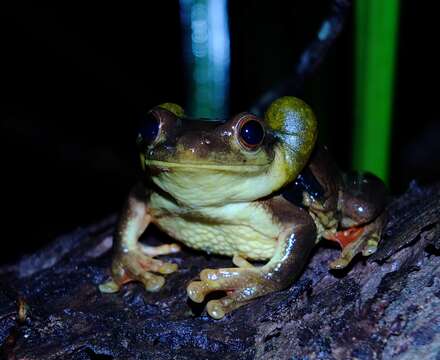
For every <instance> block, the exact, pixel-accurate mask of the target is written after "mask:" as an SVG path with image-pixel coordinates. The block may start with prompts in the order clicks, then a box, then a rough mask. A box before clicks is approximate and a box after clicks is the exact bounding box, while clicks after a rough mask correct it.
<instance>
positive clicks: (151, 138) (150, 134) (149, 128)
mask: <svg viewBox="0 0 440 360" xmlns="http://www.w3.org/2000/svg"><path fill="white" fill-rule="evenodd" d="M159 130H160V121H159V119H157V118H156V116H154V114H153V113H151V112H150V113H148V114H147V116H145V118H144V119H142V120H141V122H140V124H139V130H138V138H137V142H138V144H145V145H152V144H154V143H155V141H156V140H157V139H158V137H159Z"/></svg>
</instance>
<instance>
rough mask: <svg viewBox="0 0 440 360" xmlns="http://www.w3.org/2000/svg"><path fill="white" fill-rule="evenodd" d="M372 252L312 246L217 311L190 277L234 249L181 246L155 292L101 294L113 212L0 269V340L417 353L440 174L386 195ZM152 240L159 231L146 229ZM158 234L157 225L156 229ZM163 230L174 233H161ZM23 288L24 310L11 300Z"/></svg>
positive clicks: (427, 319) (433, 275) (438, 318)
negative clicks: (337, 267)
mask: <svg viewBox="0 0 440 360" xmlns="http://www.w3.org/2000/svg"><path fill="white" fill-rule="evenodd" d="M389 212H390V218H389V223H388V225H387V227H386V232H385V237H384V239H383V241H382V243H381V245H380V247H379V250H378V251H377V253H376V254H375V255H374V256H373V257H370V258H369V259H368V260H366V259H362V258H359V259H358V261H357V262H356V263H355V264H354V265H353V266H352V268H351V269H349V270H348V271H345V272H343V273H340V272H339V273H338V272H335V273H331V272H329V271H328V268H327V264H328V262H329V261H331V260H332V259H333V258H335V257H336V255H337V252H338V251H337V249H335V248H332V247H328V246H325V245H324V246H319V247H317V249H316V251H315V253H314V254H313V256H312V258H311V260H310V263H309V265H308V266H307V268H306V269H305V271H304V273H303V274H302V276H301V277H300V279H299V280H298V281H297V282H296V283H295V284H294V285H293V286H292V287H291V288H289V289H287V290H285V291H280V292H277V293H274V294H270V295H268V296H265V297H263V298H261V299H258V300H256V301H255V302H253V303H251V304H249V305H247V306H245V307H243V308H240V309H238V310H237V311H235V312H234V313H232V314H230V315H228V316H227V317H226V318H225V319H223V320H220V321H216V320H213V319H211V318H209V317H208V316H207V315H206V314H205V313H203V312H202V308H201V307H200V306H197V305H195V304H191V303H190V302H189V301H188V299H187V295H186V292H185V285H186V284H187V283H188V281H190V280H191V279H193V278H195V277H196V276H197V274H198V272H199V271H200V270H201V269H203V268H205V267H221V266H231V260H230V259H227V258H221V257H216V256H209V255H206V254H204V253H200V252H196V251H192V250H190V249H184V251H183V252H182V253H180V254H176V255H174V256H168V257H167V258H168V259H170V260H171V261H173V262H176V263H178V264H179V267H180V270H179V271H178V272H177V273H175V274H171V275H170V276H169V277H168V278H167V283H166V285H165V287H164V288H163V289H162V290H161V291H160V292H158V293H147V292H145V291H144V289H143V287H142V286H141V285H140V284H129V285H127V286H125V287H124V289H123V290H122V291H121V292H120V293H118V294H105V295H104V294H101V293H100V292H99V291H98V289H97V285H98V284H99V283H101V282H102V281H103V280H104V279H105V278H106V277H107V275H108V270H109V266H110V246H111V234H112V231H113V226H114V223H115V219H114V217H112V218H110V219H107V220H106V221H104V222H103V223H101V224H98V225H96V226H92V227H90V228H86V229H82V230H79V231H77V232H75V233H73V234H69V235H65V236H63V237H61V238H60V239H58V240H56V241H55V242H54V243H53V244H52V245H50V246H49V247H48V248H46V249H44V250H42V251H40V252H38V253H36V254H33V255H31V256H29V257H27V258H25V259H24V260H23V261H21V262H19V263H18V264H16V265H14V266H9V267H4V268H3V269H1V275H0V282H1V288H0V343H2V344H3V346H2V351H3V355H4V356H5V358H9V359H97V358H99V359H192V360H193V359H218V358H221V359H292V358H295V359H296V358H306V357H307V358H319V359H351V358H358V359H390V358H393V359H394V358H402V359H403V358H405V359H422V358H435V356H436V354H438V353H439V344H440V311H439V306H440V300H439V299H440V280H439V279H440V256H439V255H440V220H439V219H440V184H439V185H437V186H432V187H429V188H420V187H418V186H417V185H416V184H413V185H412V186H411V187H410V189H409V190H408V191H407V193H406V194H404V195H403V196H401V197H400V198H398V199H395V200H394V201H393V202H392V203H391V204H390V205H389ZM148 233H149V235H147V237H149V239H148V241H149V242H155V241H156V242H157V241H158V240H157V238H158V237H160V236H159V235H158V234H157V233H151V232H150V231H148ZM162 239H163V237H162ZM165 241H169V239H165ZM18 299H21V305H20V307H21V309H20V312H21V321H19V317H18V312H17V311H18V309H17V306H18V305H17V302H18Z"/></svg>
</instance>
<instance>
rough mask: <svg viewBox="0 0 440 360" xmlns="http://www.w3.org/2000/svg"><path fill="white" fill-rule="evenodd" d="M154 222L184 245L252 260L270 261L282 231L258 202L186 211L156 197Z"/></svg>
mask: <svg viewBox="0 0 440 360" xmlns="http://www.w3.org/2000/svg"><path fill="white" fill-rule="evenodd" d="M149 206H150V209H151V213H152V214H153V217H154V222H155V223H156V224H157V225H158V226H159V227H160V228H161V229H162V230H164V231H165V232H167V233H168V234H169V235H171V236H172V237H173V238H175V239H177V240H180V241H181V242H183V243H184V244H185V245H187V246H189V247H192V248H195V249H200V250H204V251H206V252H208V253H214V254H221V255H228V256H233V255H236V254H238V255H241V256H243V257H246V258H248V259H253V260H267V259H270V258H271V257H272V255H273V253H274V251H275V246H276V244H277V238H278V235H279V232H280V226H279V224H277V223H275V222H274V221H273V220H272V217H271V216H269V215H268V214H267V212H266V211H265V209H264V208H263V207H262V206H260V205H259V204H258V203H236V204H228V205H225V206H222V207H215V208H210V207H203V208H198V209H187V208H181V207H178V206H177V205H176V204H174V203H173V202H171V201H169V200H168V199H165V198H163V197H162V196H160V195H157V194H153V195H152V196H151V201H150V204H149Z"/></svg>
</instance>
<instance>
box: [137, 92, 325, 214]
mask: <svg viewBox="0 0 440 360" xmlns="http://www.w3.org/2000/svg"><path fill="white" fill-rule="evenodd" d="M316 135H317V128H316V120H315V116H314V115H313V112H312V110H311V109H310V107H309V106H308V105H307V104H305V103H304V102H303V101H301V100H299V99H297V98H294V97H283V98H280V99H278V100H275V101H274V102H273V103H272V104H271V105H270V107H269V108H268V110H267V112H266V114H265V117H264V119H262V118H259V117H257V116H255V115H253V114H250V113H240V114H238V115H236V116H234V117H232V118H230V119H229V120H209V121H208V120H193V119H187V118H185V115H184V111H183V109H182V108H181V107H180V106H178V105H176V104H171V103H166V104H162V105H159V106H157V107H155V108H153V109H152V110H150V111H149V112H148V113H147V115H146V117H145V119H144V120H143V122H142V124H141V127H140V130H139V135H138V139H137V143H138V145H139V148H140V150H141V161H142V166H143V168H144V169H145V170H146V171H147V173H148V174H149V176H150V177H151V179H152V181H153V182H154V183H155V184H156V185H157V186H159V187H160V188H161V189H162V190H164V191H166V192H167V193H169V194H170V195H171V196H173V197H174V198H175V199H176V200H177V201H179V202H181V203H185V204H186V205H189V206H208V205H218V204H228V203H231V202H241V201H252V200H255V199H258V198H261V197H264V196H267V195H269V194H271V193H272V192H274V191H276V190H278V189H279V188H281V187H282V186H283V185H285V184H286V183H288V182H290V181H292V180H293V179H294V178H295V177H296V176H297V175H298V173H299V172H300V171H301V170H302V168H303V167H304V165H305V164H306V162H307V160H308V158H309V156H310V154H311V152H312V150H313V146H314V143H315V140H316Z"/></svg>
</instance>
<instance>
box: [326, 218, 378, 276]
mask: <svg viewBox="0 0 440 360" xmlns="http://www.w3.org/2000/svg"><path fill="white" fill-rule="evenodd" d="M382 227H383V218H378V219H376V220H375V221H373V222H371V223H369V224H367V225H364V226H357V227H351V228H348V229H345V230H342V231H338V232H334V233H328V234H324V237H325V238H326V239H328V240H332V241H336V242H337V243H338V244H339V245H340V246H341V248H342V252H341V254H340V256H339V258H337V259H336V260H334V261H332V262H331V263H330V264H329V266H330V268H331V269H343V268H345V267H346V266H347V265H348V264H350V262H351V260H352V259H353V258H354V257H355V256H356V255H357V254H360V253H361V254H362V255H363V256H370V255H371V254H373V253H374V252H376V250H377V246H378V244H379V240H380V235H381V231H382Z"/></svg>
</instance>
